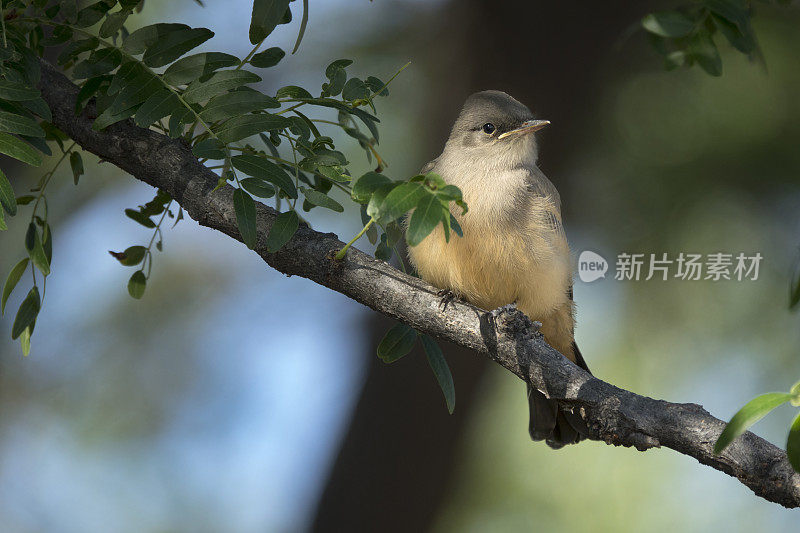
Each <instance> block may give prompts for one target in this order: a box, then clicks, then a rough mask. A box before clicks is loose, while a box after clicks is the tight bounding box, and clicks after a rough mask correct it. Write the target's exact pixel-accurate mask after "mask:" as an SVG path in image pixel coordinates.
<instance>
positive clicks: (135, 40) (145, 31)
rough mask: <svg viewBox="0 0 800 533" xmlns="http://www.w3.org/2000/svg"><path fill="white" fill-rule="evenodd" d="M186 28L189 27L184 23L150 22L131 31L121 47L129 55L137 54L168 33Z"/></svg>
mask: <svg viewBox="0 0 800 533" xmlns="http://www.w3.org/2000/svg"><path fill="white" fill-rule="evenodd" d="M188 29H190V28H189V26H187V25H186V24H164V23H159V24H151V25H150V26H145V27H143V28H139V29H138V30H136V31H135V32H133V33H131V34H130V35H129V36H128V38H127V39H125V42H124V43H123V45H122V49H123V50H125V51H126V52H127V53H129V54H131V55H139V54H141V53H144V51H145V50H147V48H149V47H150V46H153V45H154V44H156V43H157V42H158V41H159V40H161V39H163V38H165V37H166V36H167V35H169V34H170V33H172V32H174V31H180V30H188Z"/></svg>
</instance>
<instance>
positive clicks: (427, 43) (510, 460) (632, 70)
mask: <svg viewBox="0 0 800 533" xmlns="http://www.w3.org/2000/svg"><path fill="white" fill-rule="evenodd" d="M205 3H206V6H207V7H206V8H204V9H203V8H199V7H197V6H195V5H194V3H193V2H191V1H190V0H183V1H180V2H166V1H160V2H159V1H156V0H148V7H147V9H146V11H145V13H144V15H143V16H141V17H139V23H141V24H142V25H144V24H147V23H149V22H153V21H156V20H163V19H169V20H173V21H176V22H184V23H187V24H191V25H194V26H205V27H209V28H211V29H212V30H214V31H215V32H216V33H217V36H216V37H215V39H213V40H212V41H211V42H210V44H208V45H207V46H205V48H206V49H216V50H222V51H230V52H232V53H236V54H239V55H241V56H243V55H245V54H246V53H247V51H248V49H249V43H248V42H247V38H246V28H247V26H248V23H249V10H250V2H249V1H247V0H236V1H233V0H228V1H222V0H206V1H205ZM566 4H568V5H566ZM294 5H296V4H294ZM674 5H675V4H674V3H671V2H652V3H648V2H642V3H629V2H621V1H610V2H583V3H580V2H579V3H556V2H521V1H520V2H503V3H497V2H488V1H479V0H458V1H456V0H451V1H449V2H448V1H444V0H439V1H423V0H391V1H390V0H381V1H379V2H368V1H366V0H358V1H344V0H337V1H328V2H315V1H314V0H312V1H311V12H310V22H309V28H308V32H307V36H306V40H305V41H304V42H303V45H302V47H301V49H300V51H299V53H298V54H296V55H294V56H289V57H286V58H285V59H284V60H283V61H282V62H281V64H280V65H279V66H278V67H277V68H275V69H272V70H271V71H269V72H267V73H266V75H265V76H264V77H265V82H264V89H265V90H267V91H274V90H275V89H277V88H278V87H281V86H282V85H286V84H288V83H292V84H298V85H303V86H305V87H307V88H308V89H310V90H311V91H312V92H314V91H316V90H318V87H319V84H321V83H322V82H323V81H325V80H324V75H323V71H324V67H325V65H327V64H328V63H329V62H330V61H332V60H334V59H337V58H339V57H351V58H354V59H355V60H356V63H355V65H354V66H353V67H351V72H352V73H353V74H354V75H366V74H376V75H379V76H381V77H383V78H388V77H389V76H390V75H391V74H392V73H393V72H394V71H396V70H397V69H398V68H399V67H400V66H402V65H403V64H405V63H406V62H407V61H412V65H411V67H410V68H409V69H407V70H406V71H405V72H403V74H402V75H401V76H400V77H399V78H398V79H397V80H396V81H395V82H393V84H392V86H391V94H390V97H389V98H388V99H386V100H384V101H382V102H380V104H379V105H380V107H379V112H380V117H381V119H382V125H383V127H382V141H381V145H380V152H381V155H382V156H384V157H385V159H387V160H388V162H389V164H390V166H389V167H388V169H387V171H386V172H387V174H388V175H390V176H392V177H394V178H396V179H399V178H405V177H407V176H409V175H411V174H412V173H415V172H416V171H417V170H418V168H419V167H421V166H422V165H423V164H424V163H425V162H426V161H428V160H429V159H431V158H433V157H435V156H436V155H438V153H439V151H440V150H441V147H442V145H443V142H444V140H445V139H446V137H447V134H448V130H449V127H450V124H451V123H452V120H453V119H454V118H455V115H456V114H457V112H458V109H459V107H460V105H461V103H462V102H463V100H464V99H465V98H466V96H467V95H469V94H470V93H472V92H474V91H476V90H481V89H489V88H491V89H501V90H505V91H507V92H509V93H510V94H512V95H513V96H515V97H516V98H517V99H519V100H521V101H522V102H524V103H526V104H528V105H529V106H530V107H531V108H532V109H533V110H534V112H535V113H536V114H537V115H538V116H540V117H542V118H547V119H549V120H551V121H552V123H553V125H552V126H551V127H550V128H549V129H548V130H545V131H544V132H542V133H541V134H540V139H541V141H540V145H541V159H540V166H541V167H542V169H543V170H544V171H545V173H546V174H547V175H548V176H549V177H550V178H551V180H552V181H553V182H554V183H555V184H556V186H557V187H558V188H559V190H560V191H561V195H562V201H563V204H564V209H565V214H564V219H565V225H566V228H567V234H568V237H569V239H570V242H571V244H572V248H573V250H574V251H575V253H576V255H577V253H578V252H580V251H582V250H586V249H590V250H594V251H596V252H598V253H600V254H601V255H603V256H604V257H606V258H607V259H609V261H610V262H611V263H612V266H611V268H612V271H613V262H614V259H615V257H616V256H617V254H619V253H622V252H628V253H634V252H635V253H646V254H649V253H656V254H661V253H663V252H668V253H669V254H671V255H677V253H679V252H687V253H688V252H693V253H703V254H706V253H714V252H728V253H738V252H745V253H748V254H752V253H755V252H760V253H761V254H762V256H763V257H764V259H763V262H762V264H761V272H760V276H759V279H758V280H757V281H742V282H737V281H720V282H710V281H708V282H705V281H696V282H689V281H679V280H670V281H666V282H664V281H659V280H652V281H615V280H614V279H613V272H610V273H609V274H610V275H608V276H607V277H606V279H602V280H598V281H596V282H593V283H591V284H585V283H581V282H579V281H576V286H575V298H576V301H577V303H578V329H577V340H578V344H579V345H580V346H581V349H582V351H583V353H584V355H585V357H586V359H587V362H588V363H589V366H590V368H592V370H593V372H594V373H595V374H596V375H597V376H599V377H600V378H602V379H604V380H607V381H609V382H611V383H613V384H615V385H618V386H620V387H623V388H627V389H629V390H632V391H635V392H638V393H640V394H645V395H648V396H652V397H656V398H664V399H667V400H670V401H676V402H695V403H700V404H702V405H704V406H705V407H706V408H707V409H708V410H709V411H710V412H711V413H712V414H714V415H716V416H718V417H721V418H728V417H730V416H731V415H732V414H733V413H734V412H735V411H736V410H737V409H738V408H739V407H740V406H741V405H742V404H743V403H744V402H746V401H747V400H748V399H750V398H751V397H752V396H754V395H756V394H758V393H760V392H765V391H769V390H786V389H788V388H789V387H790V386H791V385H792V383H794V382H795V381H796V380H797V379H798V378H800V358H798V356H797V352H796V348H797V346H798V341H800V331H799V330H798V316H797V315H796V314H792V313H790V312H789V311H788V309H787V307H788V305H787V304H788V290H789V281H790V278H791V275H792V269H793V266H794V264H795V262H796V260H797V258H798V244H800V239H798V235H800V231H798V230H799V229H800V214H799V213H798V209H797V205H798V200H799V199H800V180H799V179H798V178H799V177H800V172H799V171H800V150H798V149H797V147H798V143H800V98H798V94H800V69H798V67H797V55H798V54H797V52H798V50H800V32H798V31H797V28H798V27H800V11H799V10H798V9H797V8H780V7H772V6H767V5H761V4H758V8H759V9H758V12H757V16H756V17H755V19H754V24H755V27H756V33H757V35H758V37H759V39H760V44H761V46H762V49H763V53H764V57H765V58H766V65H761V64H758V63H752V62H749V61H748V60H747V59H746V58H744V57H742V55H741V54H739V53H737V52H735V51H733V50H732V49H731V48H730V47H729V46H727V45H725V44H722V46H721V49H722V51H723V65H724V67H723V69H724V73H723V76H722V77H720V78H712V77H709V76H708V75H706V74H705V73H704V72H702V71H700V70H699V69H697V68H695V69H692V70H678V71H674V72H666V71H664V70H663V69H662V66H661V63H660V58H659V57H658V56H657V55H656V54H655V52H653V51H652V50H651V49H650V48H649V45H648V43H647V42H646V39H645V38H644V36H643V35H642V34H641V32H636V31H631V28H632V27H634V26H635V25H636V23H637V21H638V20H639V18H640V17H641V16H642V15H643V14H645V13H647V12H649V11H651V10H653V9H655V8H658V7H660V6H674ZM296 17H297V15H296ZM296 31H297V23H296V22H295V23H293V24H291V25H289V26H281V27H279V28H278V30H277V31H276V33H275V35H274V39H273V43H272V45H276V46H282V47H283V48H284V49H289V48H291V46H292V44H293V43H294V38H295V35H296ZM324 118H329V117H324ZM330 133H333V131H331V132H330ZM338 143H339V145H340V147H342V148H344V147H348V152H347V153H348V155H349V158H350V159H351V160H352V161H353V162H354V164H353V173H354V174H358V173H359V172H362V171H366V170H368V169H369V168H370V165H369V164H368V162H367V161H366V160H365V159H364V156H363V153H362V152H361V151H360V150H358V149H357V147H354V146H352V145H350V144H348V140H347V139H338ZM86 161H87V170H88V172H87V175H86V176H84V178H82V181H81V184H80V186H79V187H77V188H75V187H74V186H73V185H72V179H71V175H68V174H67V173H68V170H67V171H66V172H62V173H60V174H59V175H57V176H56V179H54V180H53V182H52V185H51V192H50V208H51V220H53V222H54V223H51V224H52V225H53V231H54V235H55V237H54V242H55V249H54V259H53V274H52V276H51V277H50V278H48V285H47V297H46V301H45V304H44V312H43V314H42V316H41V318H40V320H39V322H38V324H37V327H36V334H35V335H34V338H33V350H32V353H31V355H30V356H29V357H27V358H23V357H22V356H21V354H20V350H19V346H18V345H17V344H16V343H12V342H11V340H10V339H8V335H7V333H6V334H4V335H3V340H1V341H0V530H2V531H4V532H5V531H9V532H28V531H30V532H33V531H54V532H86V531H123V532H124V531H137V532H140V531H193V532H195V531H234V532H251V531H252V532H255V531H304V530H308V529H315V530H319V531H362V530H363V531H374V530H381V531H417V530H435V531H441V532H451V531H475V532H477V531H480V532H484V531H503V532H505V531H558V532H560V531H570V532H571V531H631V532H633V531H642V530H647V531H675V530H679V531H722V530H726V531H752V530H754V529H757V530H771V531H787V532H788V531H797V527H798V526H797V524H798V520H800V511H797V510H795V511H788V510H785V509H783V508H781V507H779V506H777V505H775V504H772V503H768V502H766V501H763V500H760V499H757V498H756V497H755V496H753V495H752V493H751V492H750V491H749V490H748V489H747V488H746V487H744V486H743V485H741V484H740V483H738V482H737V481H735V480H734V479H732V478H730V477H728V476H726V475H724V474H722V473H720V472H717V471H714V470H712V469H710V468H708V467H704V466H702V465H699V464H697V463H696V462H695V461H694V460H693V459H690V458H688V457H685V456H681V455H679V454H677V453H675V452H672V451H669V450H652V451H648V452H646V453H639V452H636V451H634V450H629V449H620V448H613V447H609V446H606V445H605V444H601V443H596V442H587V443H583V444H581V445H580V446H575V447H569V448H567V449H563V450H561V451H559V452H553V451H551V450H550V449H549V448H547V447H546V446H544V445H542V444H539V443H537V444H534V443H531V442H530V440H529V439H528V436H527V431H526V430H527V427H526V425H527V412H526V410H527V405H526V401H525V394H524V386H523V384H522V383H521V382H520V381H519V380H518V379H517V378H515V377H513V376H511V375H510V374H508V373H507V372H505V371H503V370H501V369H500V368H496V367H494V366H491V365H487V364H484V363H482V362H480V361H479V360H478V358H476V357H474V356H471V355H469V354H468V353H463V352H458V351H456V350H454V349H450V350H449V358H450V361H451V363H452V366H453V372H454V379H455V384H456V395H457V404H456V413H455V414H454V415H453V416H448V415H447V413H446V410H445V408H444V402H443V400H442V398H441V393H440V392H439V391H438V389H437V386H436V383H435V380H434V378H433V377H432V375H431V374H430V371H429V370H428V369H427V363H426V362H425V360H424V357H422V356H421V355H420V354H413V355H412V356H411V357H408V358H406V359H404V360H402V361H400V362H398V363H396V364H395V365H391V366H389V367H386V366H385V365H383V364H382V363H377V362H376V360H375V357H374V346H375V343H376V339H377V338H380V336H381V334H382V333H383V331H385V329H386V326H387V324H388V323H387V322H385V321H383V320H380V319H376V318H375V317H374V316H373V315H372V314H371V313H370V312H369V311H368V310H366V309H365V308H363V307H362V306H360V305H358V304H355V303H354V302H352V301H349V300H347V299H346V298H344V297H343V296H340V295H338V294H335V293H331V292H330V291H327V290H326V289H324V288H321V287H319V286H316V285H314V284H313V283H311V282H309V281H306V280H302V279H296V278H291V279H290V278H285V277H284V276H282V275H280V274H277V273H276V272H273V271H270V270H268V269H267V268H266V267H265V265H264V264H263V263H262V262H261V260H260V259H259V258H258V257H257V256H256V255H254V254H252V253H251V252H249V251H248V250H246V249H245V248H244V247H243V246H241V245H240V244H238V243H236V242H233V241H231V240H230V239H228V238H227V237H224V236H222V235H219V234H216V233H214V232H212V231H210V230H207V229H205V228H200V227H199V226H198V225H197V224H196V223H194V222H193V221H191V220H188V221H184V222H181V223H180V224H179V225H178V226H177V227H176V228H175V229H173V230H169V231H167V232H166V238H165V252H164V253H162V254H158V255H157V256H156V262H155V265H154V274H153V278H152V281H151V283H150V284H149V285H148V291H147V294H146V295H145V298H144V299H143V300H142V301H134V300H132V299H130V298H129V297H128V296H127V294H126V290H125V284H126V280H127V277H128V276H129V275H130V272H129V271H128V270H127V269H124V268H123V267H120V266H119V265H118V264H117V262H116V261H114V260H113V258H111V257H110V256H109V255H108V253H107V251H108V250H120V249H124V248H125V247H127V246H128V245H130V244H138V243H140V242H141V241H144V240H145V239H148V238H149V234H148V232H147V230H144V229H141V228H139V227H138V226H136V225H135V224H134V223H132V222H131V221H130V220H128V219H126V218H125V217H124V215H123V213H122V211H123V209H124V208H126V207H132V206H134V205H136V204H139V203H144V202H146V201H147V200H149V199H150V198H151V197H152V191H151V190H149V188H148V187H147V186H145V185H143V184H141V183H138V182H136V181H135V180H133V179H131V178H130V177H127V176H125V175H123V174H122V173H120V172H119V171H117V170H116V169H115V168H113V167H111V166H110V165H108V164H102V165H96V164H94V163H95V162H96V159H94V158H92V157H88V156H87V157H86ZM46 165H47V164H46ZM45 168H46V166H45ZM6 169H7V167H6V166H5V164H4V170H6ZM65 170H66V169H65ZM6 174H8V175H9V177H10V178H11V179H12V181H13V183H14V186H15V189H16V191H17V193H18V194H20V193H22V191H24V190H26V189H27V188H29V187H31V186H32V185H33V184H34V183H35V180H36V179H37V175H35V174H33V173H30V172H29V171H28V170H24V169H21V168H19V167H17V168H13V169H11V168H9V169H8V170H7V171H6ZM317 211H318V210H317ZM25 212H26V211H25V210H24V209H23V211H22V213H23V214H22V215H21V216H19V217H17V218H15V219H12V220H10V221H9V226H10V230H9V231H7V232H4V233H2V234H0V271H1V272H2V274H3V276H4V275H5V273H6V272H7V271H8V269H9V268H10V267H11V265H13V264H14V263H15V262H16V261H17V260H18V259H19V258H20V257H21V256H22V255H23V253H24V247H23V232H24V230H25V227H26V225H27V222H26V221H25V220H24V217H25ZM309 218H310V221H311V222H312V223H313V224H314V225H315V227H318V228H323V229H325V230H332V231H336V232H337V233H338V234H339V236H340V237H342V238H347V237H349V236H350V235H352V234H354V233H355V232H356V231H357V230H358V224H359V217H358V214H357V211H356V210H355V209H350V210H349V211H348V212H347V213H346V216H343V217H327V216H326V215H324V214H322V213H318V212H316V211H315V212H312V213H311V214H310V217H309ZM358 246H359V247H360V248H362V249H370V250H371V247H370V246H369V244H368V243H367V242H366V241H364V242H359V245H358ZM23 294H24V291H22V290H19V293H15V295H14V297H13V298H12V300H11V302H10V303H9V308H10V309H12V311H13V309H15V308H16V306H17V305H18V304H19V301H20V300H21V298H22V296H23ZM11 320H13V313H11V314H10V316H9V315H8V314H7V315H6V316H5V317H4V318H2V319H0V331H3V332H9V331H10V327H11ZM795 411H796V410H795ZM794 414H795V413H794V412H793V410H792V409H791V408H788V407H784V408H781V409H779V410H778V411H776V412H775V413H774V414H773V415H770V416H769V417H768V418H766V419H765V420H764V421H763V422H761V423H759V424H758V425H756V426H755V431H756V432H757V433H758V434H760V435H762V436H764V437H765V438H767V439H769V440H770V441H772V442H774V443H775V444H777V445H779V446H781V447H782V446H783V445H784V440H785V437H786V432H787V427H788V425H789V423H790V420H791V417H792V416H793V415H794Z"/></svg>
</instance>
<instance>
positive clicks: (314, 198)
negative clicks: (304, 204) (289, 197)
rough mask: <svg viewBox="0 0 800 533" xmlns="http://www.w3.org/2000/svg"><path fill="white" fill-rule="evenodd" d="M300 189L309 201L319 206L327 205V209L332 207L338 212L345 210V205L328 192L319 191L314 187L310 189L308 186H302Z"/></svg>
mask: <svg viewBox="0 0 800 533" xmlns="http://www.w3.org/2000/svg"><path fill="white" fill-rule="evenodd" d="M300 190H301V191H303V194H304V195H305V197H306V200H308V201H309V203H311V204H313V205H316V206H319V207H325V208H327V209H331V210H333V211H336V212H337V213H342V212H344V207H342V204H340V203H339V202H337V201H336V200H334V199H333V198H331V197H330V196H328V195H327V194H323V193H321V192H319V191H315V190H314V189H308V188H306V187H300Z"/></svg>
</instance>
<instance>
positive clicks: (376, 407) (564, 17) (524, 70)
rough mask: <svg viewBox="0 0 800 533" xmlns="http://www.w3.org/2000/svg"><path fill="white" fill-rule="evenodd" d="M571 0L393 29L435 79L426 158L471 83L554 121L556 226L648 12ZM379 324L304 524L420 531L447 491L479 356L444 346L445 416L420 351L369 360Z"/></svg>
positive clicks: (510, 5) (471, 2)
mask: <svg viewBox="0 0 800 533" xmlns="http://www.w3.org/2000/svg"><path fill="white" fill-rule="evenodd" d="M580 4H581V5H580V6H576V3H575V2H543V1H542V2H530V1H525V2H522V1H520V2H498V1H489V0H480V1H479V0H458V1H452V2H450V4H449V5H447V6H445V7H443V8H442V10H441V12H440V14H439V16H437V17H436V19H435V21H425V22H422V21H420V23H419V26H418V27H416V28H415V29H406V30H404V33H405V38H404V40H403V41H402V42H410V41H409V40H408V38H409V37H411V38H413V39H415V40H417V45H416V46H419V47H420V49H423V50H425V51H424V52H420V53H417V54H415V57H414V58H413V59H414V61H415V65H416V68H419V69H423V70H425V71H426V75H427V76H429V77H431V78H432V79H435V80H436V83H437V84H438V85H437V87H436V90H435V91H434V93H433V94H431V93H427V94H425V95H424V98H425V101H426V102H428V104H429V109H428V110H427V112H426V113H425V117H426V118H425V120H424V121H422V120H421V121H420V123H423V122H424V124H425V127H424V128H422V129H423V131H425V132H426V134H427V135H428V137H429V138H428V145H429V146H430V152H429V155H430V158H433V157H435V156H436V155H438V153H439V151H440V150H441V148H442V146H443V144H444V141H445V140H446V138H447V135H448V133H449V127H450V125H451V123H452V121H453V120H454V119H455V116H456V114H457V113H458V110H459V108H460V106H461V104H462V103H463V101H464V100H465V99H466V97H467V96H468V95H469V94H471V93H473V92H475V91H478V90H483V89H500V90H504V91H506V92H508V93H510V94H511V95H513V96H514V97H516V98H517V99H518V100H520V101H522V102H523V103H525V104H527V105H529V106H530V107H532V109H533V111H534V112H535V113H537V115H539V116H541V117H543V118H547V119H550V120H552V121H553V123H554V126H553V128H552V131H550V132H548V133H547V134H545V135H542V140H541V142H540V145H541V153H542V154H543V156H542V168H543V170H545V172H546V173H547V174H548V176H550V177H551V179H552V180H553V182H554V183H555V184H556V186H557V187H558V188H559V189H560V191H561V195H562V200H563V202H564V206H565V210H566V212H567V214H566V222H567V226H569V205H570V195H571V194H573V191H571V190H570V188H569V184H568V183H565V181H564V180H559V175H564V174H565V169H566V168H567V167H568V164H569V160H570V157H571V156H573V155H574V154H575V150H576V149H577V144H578V142H579V141H580V139H581V138H583V137H584V135H586V134H587V131H590V129H591V128H592V127H593V125H592V124H591V123H590V122H591V121H590V120H588V119H589V118H590V117H591V111H592V109H593V108H594V107H595V106H596V99H595V96H596V94H597V91H596V87H597V86H598V85H599V84H600V83H601V82H602V78H600V76H602V75H603V72H605V71H606V69H605V68H604V62H605V61H607V58H608V56H609V54H610V52H611V51H612V47H613V45H614V44H615V43H617V42H618V41H619V39H620V38H621V36H622V35H623V32H624V31H625V30H626V29H627V28H628V27H630V25H631V24H635V23H636V21H637V20H638V18H639V17H640V16H641V15H642V14H644V13H646V12H647V10H648V6H647V5H646V4H647V3H646V2H622V1H618V0H610V1H607V2H582V3H580ZM419 39H426V41H425V42H419ZM409 46H412V45H409ZM412 53H413V51H412ZM604 60H605V61H604ZM421 97H422V96H421ZM595 131H597V134H600V132H599V130H598V129H597V128H596V129H595ZM423 163H424V161H420V164H423ZM390 325H391V323H389V322H387V321H386V319H385V318H382V317H378V316H373V317H371V318H370V319H369V321H368V323H367V325H366V326H365V327H367V328H369V329H370V331H372V332H373V334H372V342H371V343H370V351H369V353H367V354H365V357H367V358H368V359H369V361H370V366H369V370H368V372H367V375H366V381H365V384H364V388H363V390H362V391H361V396H360V398H359V401H358V404H357V407H356V409H355V412H354V413H353V419H352V423H351V426H350V428H349V430H348V433H347V435H346V437H345V439H344V441H343V443H342V447H341V449H340V451H339V455H338V457H337V459H336V463H335V465H334V467H333V469H332V471H331V474H330V478H329V480H328V484H327V486H326V487H325V490H324V493H323V495H322V498H321V500H320V502H319V506H318V509H317V515H316V517H315V521H314V525H313V529H314V530H315V531H352V532H360V531H398V532H401V531H402V532H407V531H425V530H428V529H430V527H431V526H432V524H433V521H434V519H435V517H436V514H437V511H438V509H439V508H440V506H441V504H442V503H443V501H444V500H445V498H446V496H447V494H448V488H449V484H450V482H451V481H452V479H453V473H454V469H455V466H456V465H457V460H458V458H459V457H458V456H459V449H460V447H459V441H460V438H461V436H462V434H463V431H464V428H465V425H466V423H467V422H468V420H469V417H470V415H471V413H472V412H473V408H474V407H475V400H476V399H477V398H476V397H477V396H478V394H477V392H478V391H479V384H480V378H481V376H482V374H483V373H484V370H485V368H486V363H485V361H480V360H479V359H478V358H476V357H471V356H470V354H468V353H464V350H462V349H455V348H454V347H452V346H443V348H445V354H446V357H447V359H448V362H449V363H450V365H451V368H452V369H453V376H454V380H455V385H456V398H457V401H456V413H455V414H454V415H453V416H449V415H448V414H447V411H446V410H445V408H444V405H443V399H442V395H441V392H440V391H439V389H438V387H437V385H436V383H435V380H434V378H433V376H432V373H431V372H430V370H429V369H428V368H427V363H426V361H425V357H424V355H423V354H422V353H417V352H415V353H412V354H411V355H410V356H409V357H406V358H405V359H403V360H401V361H399V362H397V363H394V364H392V365H385V364H383V363H381V362H380V361H378V360H377V358H376V357H375V354H374V348H373V347H374V346H376V345H377V343H378V341H379V340H380V339H381V337H382V336H383V333H384V332H385V331H386V330H387V329H388V327H389V326H390ZM524 401H525V399H524V388H523V387H520V402H524ZM519 423H520V425H522V426H524V425H526V424H527V420H520V421H519ZM531 445H532V446H533V445H534V444H531Z"/></svg>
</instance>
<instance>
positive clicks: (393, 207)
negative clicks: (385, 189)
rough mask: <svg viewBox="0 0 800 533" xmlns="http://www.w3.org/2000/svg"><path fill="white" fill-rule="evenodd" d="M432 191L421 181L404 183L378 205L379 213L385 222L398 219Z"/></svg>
mask: <svg viewBox="0 0 800 533" xmlns="http://www.w3.org/2000/svg"><path fill="white" fill-rule="evenodd" d="M430 194H431V193H430V192H429V191H428V189H427V188H426V187H425V185H423V184H422V183H420V182H410V183H402V184H400V185H398V186H397V187H395V188H394V189H392V191H391V192H390V193H389V194H388V195H386V197H385V198H384V199H383V201H382V202H381V204H380V206H379V207H378V212H377V213H375V214H371V215H372V216H375V215H378V216H379V217H380V219H381V220H382V221H384V222H390V221H392V220H396V219H398V218H400V217H401V216H403V215H405V214H406V213H408V212H409V211H411V210H412V209H413V208H414V207H416V206H417V204H419V203H420V201H421V200H422V199H423V198H424V197H425V196H427V195H430Z"/></svg>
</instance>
